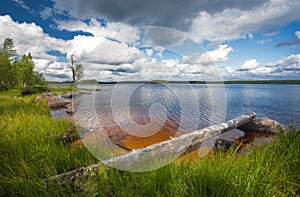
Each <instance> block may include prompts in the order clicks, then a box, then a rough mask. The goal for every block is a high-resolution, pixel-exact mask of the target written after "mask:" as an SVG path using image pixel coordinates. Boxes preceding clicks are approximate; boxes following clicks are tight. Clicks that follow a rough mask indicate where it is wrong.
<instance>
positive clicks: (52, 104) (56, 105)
mask: <svg viewBox="0 0 300 197" xmlns="http://www.w3.org/2000/svg"><path fill="white" fill-rule="evenodd" d="M69 103H71V101H61V100H58V99H53V100H49V101H48V107H49V108H50V109H60V108H64V107H65V106H66V105H68V104H69Z"/></svg>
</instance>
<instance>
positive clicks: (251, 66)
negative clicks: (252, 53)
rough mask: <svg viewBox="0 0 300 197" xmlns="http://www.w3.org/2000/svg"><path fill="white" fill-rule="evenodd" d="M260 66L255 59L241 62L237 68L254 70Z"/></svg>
mask: <svg viewBox="0 0 300 197" xmlns="http://www.w3.org/2000/svg"><path fill="white" fill-rule="evenodd" d="M259 66H260V63H259V62H257V61H256V59H251V60H247V61H245V62H244V63H243V65H242V66H241V67H240V68H239V70H241V71H242V70H254V69H257V68H258V67H259Z"/></svg>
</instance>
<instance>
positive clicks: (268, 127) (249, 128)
mask: <svg viewBox="0 0 300 197" xmlns="http://www.w3.org/2000/svg"><path fill="white" fill-rule="evenodd" d="M237 129H239V130H241V131H245V132H247V133H248V132H251V133H257V134H265V135H276V134H278V133H284V132H285V129H284V127H283V126H282V125H281V124H280V123H279V122H277V121H275V120H272V119H270V118H266V117H264V118H255V119H254V120H252V121H251V122H249V123H248V124H245V125H242V126H240V127H238V128H237Z"/></svg>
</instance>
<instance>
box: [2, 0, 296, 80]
mask: <svg viewBox="0 0 300 197" xmlns="http://www.w3.org/2000/svg"><path fill="white" fill-rule="evenodd" d="M299 10H300V2H299V1H298V0H269V1H260V0H254V1H251V2H250V1H249V2H241V1H238V0H230V1H226V0H225V1H222V2H220V1H217V0H212V1H198V0H191V1H188V2H184V1H182V2H176V3H174V1H172V0H165V1H159V0H153V1H142V2H141V1H137V0H128V1H122V0H84V1H83V0H78V1H72V0H41V1H33V0H5V1H1V2H0V41H3V40H4V39H5V38H6V37H11V38H13V39H14V41H15V47H16V49H17V52H18V53H19V54H20V55H22V54H25V53H28V52H31V53H32V55H33V59H34V62H35V69H36V70H37V71H39V72H42V73H43V74H44V75H45V77H46V79H47V80H49V81H67V80H71V73H70V71H69V70H68V69H67V64H68V61H67V60H68V58H69V57H70V55H72V54H74V55H75V58H76V60H77V62H79V63H82V64H83V65H84V79H92V78H95V79H97V80H101V81H121V80H152V79H168V80H203V79H204V80H261V79H300V16H299V14H298V12H299ZM162 27H164V28H162Z"/></svg>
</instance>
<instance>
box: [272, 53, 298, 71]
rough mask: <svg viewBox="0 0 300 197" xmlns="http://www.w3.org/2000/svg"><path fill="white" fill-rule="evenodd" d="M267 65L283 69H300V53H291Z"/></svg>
mask: <svg viewBox="0 0 300 197" xmlns="http://www.w3.org/2000/svg"><path fill="white" fill-rule="evenodd" d="M266 66H267V67H277V68H281V69H283V70H294V71H297V70H298V71H300V54H294V55H290V56H288V57H284V58H281V59H280V60H278V61H277V62H272V63H269V64H267V65H266Z"/></svg>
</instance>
